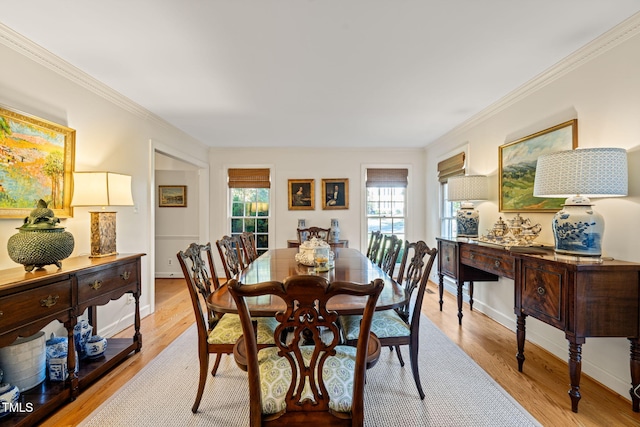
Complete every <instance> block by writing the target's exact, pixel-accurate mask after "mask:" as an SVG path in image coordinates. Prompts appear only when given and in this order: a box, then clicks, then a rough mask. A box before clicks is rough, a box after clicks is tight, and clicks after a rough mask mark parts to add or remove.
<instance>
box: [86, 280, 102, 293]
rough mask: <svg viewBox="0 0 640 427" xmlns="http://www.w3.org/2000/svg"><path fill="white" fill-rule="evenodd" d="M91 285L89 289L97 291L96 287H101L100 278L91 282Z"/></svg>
mask: <svg viewBox="0 0 640 427" xmlns="http://www.w3.org/2000/svg"><path fill="white" fill-rule="evenodd" d="M89 286H90V287H91V289H93V290H94V291H97V290H98V289H100V288H101V287H102V281H101V280H96V281H95V282H93V283H92V284H91V285H89Z"/></svg>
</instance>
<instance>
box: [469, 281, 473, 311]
mask: <svg viewBox="0 0 640 427" xmlns="http://www.w3.org/2000/svg"><path fill="white" fill-rule="evenodd" d="M469 311H473V280H472V281H470V282H469Z"/></svg>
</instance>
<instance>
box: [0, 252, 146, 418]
mask: <svg viewBox="0 0 640 427" xmlns="http://www.w3.org/2000/svg"><path fill="white" fill-rule="evenodd" d="M143 255H144V254H130V255H125V254H120V255H113V256H109V257H104V258H89V257H87V256H83V257H74V258H67V259H65V260H63V261H62V268H61V269H57V268H56V267H55V266H48V267H46V268H43V269H38V270H34V271H32V272H30V273H27V272H25V270H24V268H22V267H16V268H11V269H8V270H1V271H0V347H3V346H7V345H10V344H11V343H13V341H15V339H16V338H18V337H19V336H30V335H33V334H35V333H37V332H38V331H40V330H41V329H42V328H44V327H45V326H46V325H48V324H49V323H50V322H52V321H53V320H58V321H59V322H61V323H62V324H63V325H64V327H65V329H66V330H67V336H68V339H69V353H68V360H67V363H68V368H69V378H68V379H67V380H66V381H65V382H50V381H49V380H48V379H45V381H44V382H43V383H42V384H40V385H38V386H36V387H35V388H33V389H31V390H27V391H25V392H24V393H21V395H20V400H19V403H21V406H20V407H21V408H22V409H23V410H22V411H21V412H16V413H12V414H9V415H7V416H5V417H4V418H0V425H34V424H36V423H37V422H38V421H39V420H41V419H42V418H43V417H45V416H46V415H47V414H49V413H50V412H52V411H54V410H55V409H56V408H58V407H59V406H61V405H64V404H65V403H66V402H68V401H70V400H73V399H75V398H76V397H77V396H78V394H79V393H80V392H82V391H83V390H84V389H86V388H87V387H88V385H89V384H90V383H91V382H93V381H95V380H97V379H98V378H100V377H101V376H102V375H103V374H104V373H105V372H107V371H108V370H109V369H111V368H113V367H114V366H115V365H116V364H118V363H119V362H121V361H122V360H123V359H124V358H126V357H127V356H128V355H129V354H130V353H131V352H133V351H135V352H136V353H137V352H139V351H140V348H141V347H142V336H141V334H140V293H141V274H140V266H141V263H140V259H141V257H142V256H143ZM125 293H131V294H132V295H133V298H134V300H135V318H134V328H135V332H134V335H133V339H131V338H109V340H108V344H107V350H106V352H105V355H104V357H100V358H98V359H96V360H82V361H81V362H80V365H79V367H80V369H79V371H78V373H77V374H75V373H74V371H75V366H76V363H77V361H76V358H75V344H74V340H73V327H74V326H75V325H76V323H77V318H78V316H80V315H82V313H83V312H84V311H85V310H86V309H89V322H90V323H91V324H93V325H94V327H95V325H96V322H97V318H96V313H95V310H94V308H95V307H96V306H98V305H104V304H107V303H108V302H109V301H111V300H113V299H117V298H120V297H121V296H122V295H124V294H125ZM95 330H96V329H95V328H94V331H95Z"/></svg>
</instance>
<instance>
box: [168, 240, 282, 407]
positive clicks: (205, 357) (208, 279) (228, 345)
mask: <svg viewBox="0 0 640 427" xmlns="http://www.w3.org/2000/svg"><path fill="white" fill-rule="evenodd" d="M203 253H205V254H206V261H205V259H204V257H203ZM177 256H178V262H179V263H180V267H181V268H182V273H183V274H184V278H185V281H186V282H187V287H188V288H189V295H190V296H191V303H192V305H193V311H194V313H195V317H196V325H197V328H198V359H199V361H200V380H199V383H198V391H197V393H196V400H195V402H194V404H193V407H192V408H191V411H193V412H194V413H195V412H197V410H198V407H199V406H200V400H201V399H202V393H203V392H204V386H205V384H206V382H207V371H208V370H209V354H211V353H215V354H216V355H217V356H216V361H215V363H214V365H213V369H212V370H211V375H212V376H215V375H216V372H217V371H218V366H219V365H220V359H221V358H222V355H223V354H231V353H233V347H234V345H235V343H236V341H237V340H238V338H240V337H241V336H242V326H241V324H240V317H239V316H238V315H237V314H217V313H214V312H212V311H210V310H209V308H208V307H207V305H206V299H207V298H208V297H209V295H210V294H211V292H212V287H213V289H214V290H215V289H218V287H219V286H220V283H219V281H218V275H217V274H216V269H215V266H214V263H213V257H212V255H211V243H207V244H206V245H199V244H197V243H192V244H190V245H189V247H188V248H187V249H186V250H185V251H179V252H178V254H177ZM203 306H204V307H206V310H205V309H203ZM275 326H276V322H275V320H273V319H269V318H264V319H259V320H258V321H257V324H256V325H255V331H256V332H255V333H256V337H257V338H256V339H257V341H258V342H259V343H260V344H261V345H262V346H265V345H273V331H274V329H275Z"/></svg>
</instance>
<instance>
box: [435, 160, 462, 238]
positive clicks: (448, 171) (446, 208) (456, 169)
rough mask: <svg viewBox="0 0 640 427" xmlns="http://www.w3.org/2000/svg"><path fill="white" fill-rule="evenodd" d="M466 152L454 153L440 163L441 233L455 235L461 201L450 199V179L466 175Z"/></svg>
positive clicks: (447, 235)
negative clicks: (457, 213)
mask: <svg viewBox="0 0 640 427" xmlns="http://www.w3.org/2000/svg"><path fill="white" fill-rule="evenodd" d="M466 157H467V156H466V153H465V152H464V151H462V152H460V153H457V154H454V155H452V156H451V157H448V158H446V159H444V160H442V161H441V162H439V163H438V181H440V206H441V209H442V210H441V212H440V235H441V236H445V237H454V234H455V233H454V230H456V229H457V225H456V215H455V214H456V211H457V210H458V208H459V207H460V202H450V201H449V200H448V192H449V185H448V180H449V178H451V177H453V176H458V175H464V173H465V166H466V163H465V162H466Z"/></svg>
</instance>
